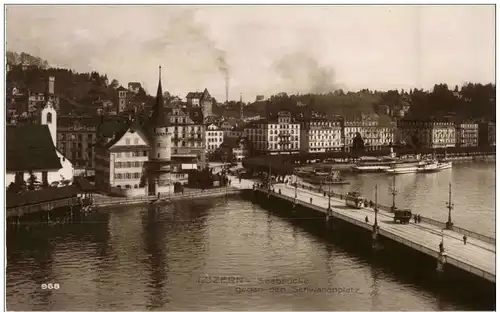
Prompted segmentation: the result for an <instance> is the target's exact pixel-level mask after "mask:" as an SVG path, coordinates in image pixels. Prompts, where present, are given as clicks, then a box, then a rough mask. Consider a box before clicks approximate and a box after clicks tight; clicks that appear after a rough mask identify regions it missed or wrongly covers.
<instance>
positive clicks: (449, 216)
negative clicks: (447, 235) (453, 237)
mask: <svg viewBox="0 0 500 312" xmlns="http://www.w3.org/2000/svg"><path fill="white" fill-rule="evenodd" d="M453 206H454V205H453V203H452V202H451V183H450V186H449V198H448V202H446V208H448V221H447V222H446V229H447V230H451V229H453V222H451V210H452V209H453Z"/></svg>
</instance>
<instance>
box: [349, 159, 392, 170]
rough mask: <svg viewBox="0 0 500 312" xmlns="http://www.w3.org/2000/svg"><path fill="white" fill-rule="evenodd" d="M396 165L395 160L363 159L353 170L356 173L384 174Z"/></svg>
mask: <svg viewBox="0 0 500 312" xmlns="http://www.w3.org/2000/svg"><path fill="white" fill-rule="evenodd" d="M394 163H396V160H395V159H393V158H375V157H370V158H363V159H361V160H360V161H359V162H358V163H357V164H356V165H355V166H354V167H353V168H352V169H353V170H354V171H356V172H382V171H385V170H387V169H389V168H390V167H391V165H392V164H394Z"/></svg>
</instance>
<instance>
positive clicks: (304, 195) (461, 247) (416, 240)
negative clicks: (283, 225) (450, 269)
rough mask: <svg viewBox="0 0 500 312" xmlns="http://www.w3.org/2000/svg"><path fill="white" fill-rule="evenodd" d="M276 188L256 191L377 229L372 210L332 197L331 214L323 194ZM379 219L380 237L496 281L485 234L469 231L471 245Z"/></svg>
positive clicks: (386, 216)
mask: <svg viewBox="0 0 500 312" xmlns="http://www.w3.org/2000/svg"><path fill="white" fill-rule="evenodd" d="M232 185H233V186H234V187H237V188H240V189H251V188H253V185H254V182H253V181H250V180H244V179H243V180H241V182H240V181H238V180H234V181H233V183H232ZM272 187H273V191H272V190H271V191H270V190H268V189H266V188H255V191H256V192H261V193H264V194H266V193H267V194H269V196H273V197H277V198H281V199H283V200H286V201H289V202H290V203H291V204H293V203H296V204H299V205H301V206H303V207H306V208H308V209H311V210H314V211H316V212H320V213H322V214H324V215H325V218H326V216H327V215H329V217H331V218H337V219H341V220H343V221H345V222H348V223H350V224H352V225H354V226H356V227H359V228H364V229H366V230H368V231H372V230H373V228H374V226H373V225H374V224H373V223H374V210H373V209H372V208H361V209H352V208H348V207H346V205H345V202H344V201H342V200H340V199H339V198H334V197H331V198H330V205H331V211H330V212H328V201H329V199H328V197H326V196H324V194H323V193H319V192H315V191H314V190H305V189H300V188H299V189H296V188H295V187H292V186H291V185H287V184H284V183H278V184H273V186H272ZM295 194H297V195H295ZM295 196H297V197H295ZM311 199H312V202H311ZM290 207H292V205H290ZM367 216H369V222H368V223H367V222H366V221H365V218H366V217H367ZM377 220H378V222H377V224H378V233H377V235H380V236H382V237H385V238H388V239H390V240H392V241H395V242H398V243H400V244H403V245H406V246H407V247H409V248H411V249H414V250H417V251H420V252H422V253H424V254H427V255H428V256H431V257H433V258H435V259H437V260H438V262H442V263H446V264H447V265H451V266H454V267H456V268H459V269H461V270H463V271H466V272H470V273H471V274H473V275H476V276H478V277H480V278H482V279H485V280H487V281H490V282H493V283H494V282H495V251H496V249H495V240H494V238H484V237H483V236H484V235H481V234H478V233H474V232H471V231H469V233H471V234H472V235H468V239H467V244H464V242H463V239H462V238H463V233H461V232H458V231H454V230H446V229H444V228H443V227H441V226H439V224H433V223H432V222H423V223H416V224H415V223H410V224H397V223H394V222H393V214H392V213H390V212H386V211H381V210H379V212H378V214H377ZM461 230H463V229H461ZM473 234H476V235H473ZM476 237H477V238H476ZM441 242H443V245H444V249H445V252H444V253H441V252H440V249H439V244H440V243H441Z"/></svg>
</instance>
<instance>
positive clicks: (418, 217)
mask: <svg viewBox="0 0 500 312" xmlns="http://www.w3.org/2000/svg"><path fill="white" fill-rule="evenodd" d="M417 221H418V222H417V223H420V222H421V221H422V218H421V217H420V214H418V215H417Z"/></svg>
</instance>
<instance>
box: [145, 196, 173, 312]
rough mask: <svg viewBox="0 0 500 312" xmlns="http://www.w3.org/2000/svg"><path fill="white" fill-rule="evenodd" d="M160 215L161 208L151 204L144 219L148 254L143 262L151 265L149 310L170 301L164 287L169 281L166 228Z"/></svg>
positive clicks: (146, 251)
mask: <svg viewBox="0 0 500 312" xmlns="http://www.w3.org/2000/svg"><path fill="white" fill-rule="evenodd" d="M162 208H163V207H162ZM159 216H160V211H159V208H158V207H157V206H153V205H151V206H150V207H148V209H147V213H146V216H145V219H146V220H144V221H143V229H144V230H143V233H142V236H143V245H144V247H145V253H146V255H147V258H145V259H144V260H143V262H144V263H145V264H146V265H148V266H149V269H148V270H147V271H148V272H149V279H150V281H149V282H148V284H147V285H148V288H149V289H150V291H149V295H148V303H147V305H146V307H147V309H148V310H149V309H157V308H162V307H164V305H165V304H166V303H168V302H169V300H168V299H167V298H168V296H169V293H168V290H167V289H165V287H164V286H165V283H167V282H168V276H167V271H168V267H167V261H166V257H165V247H164V246H165V242H164V241H163V238H164V236H165V228H164V226H163V222H161V221H160V220H159Z"/></svg>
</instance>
